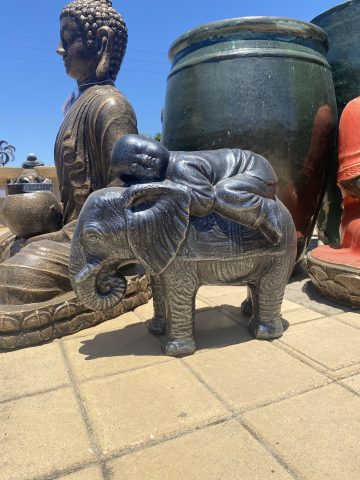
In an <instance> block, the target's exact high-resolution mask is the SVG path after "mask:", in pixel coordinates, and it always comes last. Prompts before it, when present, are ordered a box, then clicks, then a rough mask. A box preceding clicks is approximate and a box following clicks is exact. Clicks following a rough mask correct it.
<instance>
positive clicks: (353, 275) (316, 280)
mask: <svg viewBox="0 0 360 480" xmlns="http://www.w3.org/2000/svg"><path fill="white" fill-rule="evenodd" d="M306 265H307V269H308V272H309V275H310V278H311V281H312V282H313V284H314V285H315V286H316V287H317V288H318V289H319V290H320V292H321V293H322V294H323V295H324V296H325V297H328V298H331V299H332V300H335V301H336V302H339V303H341V304H343V305H346V306H349V307H352V308H360V269H358V268H355V267H350V266H347V265H337V264H335V263H328V262H323V261H321V260H319V259H317V258H314V257H313V256H312V255H311V252H310V253H308V255H307V258H306Z"/></svg>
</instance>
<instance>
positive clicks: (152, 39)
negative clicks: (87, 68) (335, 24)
mask: <svg viewBox="0 0 360 480" xmlns="http://www.w3.org/2000/svg"><path fill="white" fill-rule="evenodd" d="M65 3H66V1H65V0H32V1H28V0H12V1H5V0H2V1H1V20H2V22H1V29H0V62H1V63H0V65H1V66H0V72H1V74H0V85H1V88H0V92H1V93H0V94H1V97H0V100H1V102H0V106H1V107H0V140H6V141H7V142H9V143H11V144H13V145H14V146H15V147H16V160H15V162H13V163H12V164H11V165H9V166H18V165H20V164H21V163H22V162H23V160H24V159H25V158H26V155H27V153H29V152H34V153H36V154H37V156H38V158H39V159H40V160H42V161H43V162H44V163H45V164H46V165H52V164H53V146H54V142H55V137H56V133H57V130H58V128H59V127H60V125H61V122H62V110H61V107H62V105H63V103H64V101H65V100H66V98H67V97H68V96H69V94H70V93H71V92H72V90H73V89H74V87H75V86H76V85H75V84H74V81H73V80H72V79H70V78H68V77H67V75H66V74H65V71H64V67H63V62H62V59H61V58H60V57H59V56H58V55H57V54H56V53H55V49H56V47H57V44H58V41H59V14H60V11H61V9H62V7H63V6H64V5H65ZM337 3H339V2H337V1H336V0H286V1H285V0H152V1H150V0H113V6H114V7H115V8H116V9H117V10H118V11H119V12H120V13H121V14H122V15H123V17H124V19H125V21H126V23H127V26H128V30H129V43H128V49H127V53H126V56H125V60H124V63H123V66H122V68H121V71H120V73H119V76H118V80H117V86H118V88H119V89H120V90H121V91H122V92H123V93H124V94H125V95H126V96H127V97H128V99H129V100H130V102H131V103H132V105H133V107H134V109H135V112H136V115H137V118H138V126H139V131H140V132H142V133H148V134H151V135H152V134H155V133H157V132H159V131H161V122H160V112H161V109H162V107H163V103H164V98H165V90H166V77H167V74H168V72H169V69H170V64H169V61H168V57H167V52H168V49H169V46H170V45H171V43H172V42H173V41H174V40H176V39H177V38H178V37H179V36H180V35H181V34H183V33H184V32H186V31H187V30H190V29H192V28H194V27H197V26H199V25H201V24H204V23H207V22H212V21H215V20H221V19H224V18H232V17H242V16H249V15H250V16H252V15H256V16H257V15H271V16H283V17H292V18H297V19H300V20H306V21H310V20H311V19H312V18H314V17H315V16H317V15H319V14H320V13H322V12H323V11H325V10H328V9H329V8H332V7H334V6H335V5H336V4H337Z"/></svg>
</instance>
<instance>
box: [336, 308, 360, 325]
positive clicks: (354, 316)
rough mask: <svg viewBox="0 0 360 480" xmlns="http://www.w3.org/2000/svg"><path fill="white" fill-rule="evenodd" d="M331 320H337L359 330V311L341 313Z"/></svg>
mask: <svg viewBox="0 0 360 480" xmlns="http://www.w3.org/2000/svg"><path fill="white" fill-rule="evenodd" d="M332 318H334V319H335V320H339V321H340V322H344V323H346V324H347V325H350V326H351V327H354V328H360V311H358V312H347V313H341V314H340V315H335V316H334V317H332Z"/></svg>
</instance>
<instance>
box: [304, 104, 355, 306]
mask: <svg viewBox="0 0 360 480" xmlns="http://www.w3.org/2000/svg"><path fill="white" fill-rule="evenodd" d="M359 130H360V97H358V98H356V99H355V100H352V101H351V102H349V103H348V104H347V106H346V107H345V109H344V111H343V114H342V116H341V119H340V125H339V170H338V176H337V182H338V185H339V187H340V189H341V192H342V196H343V203H342V208H343V211H342V217H341V226H340V239H341V243H340V245H323V246H320V247H318V248H316V249H314V250H313V251H312V252H311V253H310V254H309V255H308V258H307V265H308V269H309V274H310V278H311V280H312V281H313V283H314V284H315V285H316V286H317V287H318V289H319V290H320V291H321V292H322V293H323V294H324V295H326V296H328V297H330V298H332V299H334V300H336V301H338V302H340V303H343V304H345V305H349V306H351V307H355V308H359V307H360V136H359Z"/></svg>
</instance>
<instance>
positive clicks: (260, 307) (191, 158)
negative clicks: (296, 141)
mask: <svg viewBox="0 0 360 480" xmlns="http://www.w3.org/2000/svg"><path fill="white" fill-rule="evenodd" d="M112 171H113V172H114V173H115V174H116V175H117V176H118V177H119V178H120V180H121V181H122V182H124V183H125V185H126V187H127V188H126V187H125V188H124V186H123V187H120V188H117V187H111V188H106V189H102V190H100V191H98V192H95V193H93V194H92V195H90V197H89V198H88V200H87V201H86V204H85V205H84V208H83V209H82V211H81V213H80V216H79V220H78V223H77V226H76V229H75V233H74V236H73V240H72V248H71V256H70V278H71V282H72V284H73V287H74V290H75V291H76V292H77V294H78V296H79V298H80V299H81V301H82V302H83V303H84V304H85V305H87V306H88V307H89V308H92V309H94V310H96V311H98V310H103V309H105V310H107V309H108V308H111V307H114V306H115V305H117V304H118V302H119V301H121V299H122V298H123V296H124V294H125V293H126V288H127V286H126V281H125V279H124V276H123V273H122V269H123V268H125V267H126V266H127V265H129V264H130V265H131V264H133V263H141V264H142V265H143V266H144V267H145V269H146V270H147V271H148V272H149V274H150V275H151V279H152V288H153V294H154V318H153V319H152V320H151V322H150V324H149V329H150V332H151V333H153V334H155V335H162V334H164V333H166V343H165V345H164V351H165V353H166V354H167V355H170V356H176V357H181V356H184V355H189V354H191V353H193V352H194V350H195V340H194V308H195V296H196V292H197V290H198V288H199V287H200V286H201V285H227V284H232V285H247V286H248V288H249V292H250V295H249V298H248V300H247V301H245V302H244V303H243V305H242V309H243V312H244V313H245V314H250V316H251V319H250V321H249V329H250V332H251V333H252V334H253V335H254V337H256V338H258V339H263V340H271V339H274V338H278V337H281V335H282V333H283V326H282V322H281V315H280V309H281V303H282V299H283V296H284V290H285V286H286V284H287V281H288V279H289V277H290V274H291V272H292V270H293V267H294V263H295V257H296V235H295V225H294V222H293V220H292V218H291V215H290V213H289V212H288V210H287V209H286V207H285V206H284V205H283V204H282V203H281V202H280V200H278V199H277V198H276V196H275V189H276V183H277V178H276V175H275V173H274V171H273V169H272V167H271V165H270V164H269V163H268V162H267V161H266V160H265V158H263V157H261V156H260V155H256V154H254V153H252V152H249V151H244V150H239V149H227V148H224V149H219V150H208V151H195V152H169V151H168V150H167V149H166V148H165V147H164V146H163V145H160V144H159V143H157V142H155V141H154V140H149V139H146V138H144V137H141V136H137V135H127V136H124V137H122V138H121V139H120V140H119V141H118V142H117V143H116V145H115V147H114V150H113V155H112ZM114 184H115V182H114ZM119 267H120V268H119Z"/></svg>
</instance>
